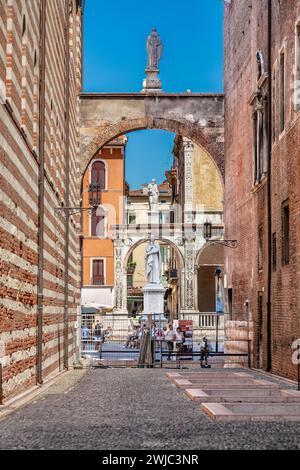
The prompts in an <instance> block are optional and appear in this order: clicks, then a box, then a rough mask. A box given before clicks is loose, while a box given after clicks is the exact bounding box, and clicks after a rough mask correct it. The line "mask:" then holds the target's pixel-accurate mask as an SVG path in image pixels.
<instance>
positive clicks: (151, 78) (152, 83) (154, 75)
mask: <svg viewBox="0 0 300 470" xmlns="http://www.w3.org/2000/svg"><path fill="white" fill-rule="evenodd" d="M145 72H146V78H145V79H144V81H143V89H142V93H151V92H156V93H157V92H158V93H159V92H160V93H161V92H162V89H161V80H160V79H159V78H158V73H159V70H158V69H156V70H148V69H146V70H145Z"/></svg>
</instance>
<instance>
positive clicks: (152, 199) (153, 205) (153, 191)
mask: <svg viewBox="0 0 300 470" xmlns="http://www.w3.org/2000/svg"><path fill="white" fill-rule="evenodd" d="M148 196H149V206H150V211H156V210H157V204H158V201H159V190H158V186H157V184H156V180H155V179H153V180H152V181H151V183H149V184H148Z"/></svg>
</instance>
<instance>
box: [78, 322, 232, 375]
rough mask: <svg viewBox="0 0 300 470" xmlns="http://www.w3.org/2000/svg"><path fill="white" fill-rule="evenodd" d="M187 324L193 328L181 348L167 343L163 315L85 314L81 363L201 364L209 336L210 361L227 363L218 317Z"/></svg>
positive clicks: (108, 364) (115, 364) (175, 344)
mask: <svg viewBox="0 0 300 470" xmlns="http://www.w3.org/2000/svg"><path fill="white" fill-rule="evenodd" d="M188 322H189V323H190V324H192V327H191V329H190V330H189V332H188V333H187V332H184V334H183V336H184V339H183V341H182V342H181V343H182V344H180V343H177V342H176V341H173V342H170V341H166V339H165V333H166V330H167V329H168V321H167V319H166V318H165V317H164V316H163V314H155V315H152V316H147V317H142V318H127V317H118V316H117V315H109V314H106V315H105V316H100V315H97V314H82V315H81V316H80V319H79V322H78V323H79V324H80V328H81V337H80V353H81V360H82V361H83V362H84V364H86V365H107V366H127V367H128V366H131V367H144V366H146V367H164V366H168V367H178V365H179V364H184V363H186V364H192V363H198V364H199V361H200V356H201V353H200V349H201V346H200V345H201V341H202V337H203V336H206V337H207V339H208V342H209V349H210V361H212V358H213V357H215V358H217V357H218V358H219V360H220V361H223V362H224V361H225V359H224V358H225V357H226V356H225V355H224V354H223V351H224V320H223V319H222V318H221V317H220V318H218V317H217V316H216V314H213V313H205V314H199V315H196V316H193V320H186V319H185V320H184V321H183V323H188ZM170 343H172V344H170ZM237 356H238V355H237ZM231 357H233V356H232V355H231ZM214 361H215V360H214Z"/></svg>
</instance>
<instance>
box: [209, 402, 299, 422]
mask: <svg viewBox="0 0 300 470" xmlns="http://www.w3.org/2000/svg"><path fill="white" fill-rule="evenodd" d="M201 410H202V411H203V412H204V413H205V414H207V415H208V416H209V417H210V418H211V419H213V420H214V421H282V422H285V421H299V422H300V403H257V402H256V403H226V404H221V403H207V402H206V403H202V404H201Z"/></svg>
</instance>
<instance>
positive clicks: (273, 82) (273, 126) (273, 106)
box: [272, 67, 277, 143]
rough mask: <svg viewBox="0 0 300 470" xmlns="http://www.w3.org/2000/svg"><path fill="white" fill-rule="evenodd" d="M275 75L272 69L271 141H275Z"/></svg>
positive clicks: (275, 72) (274, 70)
mask: <svg viewBox="0 0 300 470" xmlns="http://www.w3.org/2000/svg"><path fill="white" fill-rule="evenodd" d="M276 75H277V69H276V68H275V67H274V69H273V79H272V141H273V143H274V142H275V139H276V83H277V81H276Z"/></svg>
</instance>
